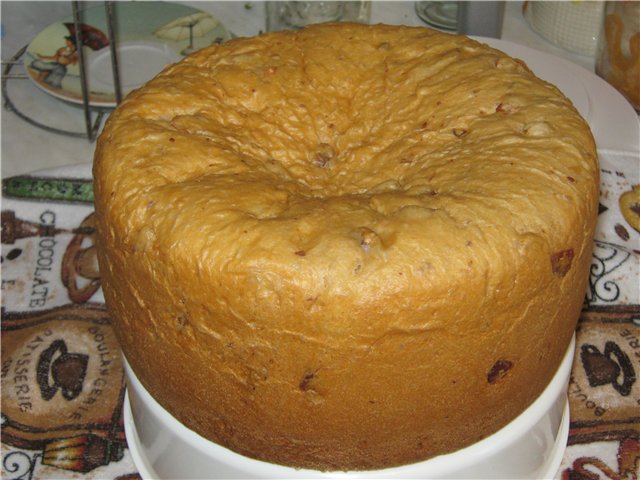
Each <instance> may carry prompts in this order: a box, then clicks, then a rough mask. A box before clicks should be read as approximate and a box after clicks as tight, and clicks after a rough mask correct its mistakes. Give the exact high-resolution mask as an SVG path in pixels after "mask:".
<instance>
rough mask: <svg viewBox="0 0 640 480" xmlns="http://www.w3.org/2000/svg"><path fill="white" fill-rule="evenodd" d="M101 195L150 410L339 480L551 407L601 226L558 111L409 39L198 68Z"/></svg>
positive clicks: (104, 158)
mask: <svg viewBox="0 0 640 480" xmlns="http://www.w3.org/2000/svg"><path fill="white" fill-rule="evenodd" d="M94 177H95V207H96V214H97V222H98V227H97V228H98V246H99V252H100V253H99V259H100V269H101V274H102V281H103V288H104V294H105V298H106V302H107V306H108V308H109V311H110V314H111V316H112V319H113V324H114V327H115V329H116V332H117V335H118V338H119V340H120V342H121V345H122V348H123V350H124V354H125V355H126V358H127V360H128V361H129V363H130V365H131V366H132V368H133V370H134V371H135V373H136V375H137V376H138V377H139V379H140V380H141V382H142V383H143V384H144V385H145V387H146V388H147V390H148V391H149V392H150V393H151V394H152V395H153V396H154V397H155V398H156V399H157V400H158V402H159V403H160V404H161V405H162V406H163V407H164V408H166V409H167V410H168V411H169V412H171V413H172V414H173V415H174V416H175V417H177V418H178V419H179V420H180V421H182V422H183V423H184V424H185V425H187V426H188V427H190V428H191V429H193V430H194V431H196V432H197V433H199V434H201V435H203V436H204V437H206V438H208V439H210V440H212V441H214V442H216V443H218V444H220V445H224V446H226V447H228V448H230V449H232V450H234V451H236V452H239V453H241V454H244V455H247V456H250V457H254V458H258V459H262V460H266V461H270V462H275V463H279V464H284V465H289V466H294V467H305V468H313V469H320V470H332V469H340V470H342V469H378V468H382V467H389V466H395V465H400V464H406V463H410V462H416V461H420V460H424V459H428V458H431V457H433V456H436V455H439V454H443V453H447V452H451V451H454V450H456V449H460V448H461V447H465V446H468V445H470V444H472V443H474V442H476V441H478V440H480V439H482V438H484V437H486V436H488V435H490V434H492V433H493V432H495V431H497V430H498V429H499V428H501V427H502V426H504V425H505V424H507V423H508V422H510V421H511V420H512V419H514V418H515V417H516V416H517V415H518V414H519V413H521V412H522V411H523V410H524V409H525V408H526V407H527V406H528V405H530V404H531V402H532V401H533V400H534V399H535V398H536V397H537V396H538V395H539V394H540V393H541V392H542V390H543V389H544V388H545V386H546V385H547V383H548V382H549V381H550V379H551V378H552V376H553V375H554V373H555V371H556V369H557V367H558V365H559V363H560V361H561V358H562V356H563V355H564V353H565V351H566V349H567V347H568V345H569V343H570V339H571V337H572V335H573V332H574V328H575V325H576V321H577V318H578V316H579V312H580V309H581V306H582V302H583V298H584V293H585V289H586V282H587V277H588V273H589V266H590V261H591V246H592V239H593V232H594V228H595V222H596V216H597V205H598V165H597V157H596V150H595V145H594V141H593V138H592V135H591V132H590V130H589V128H588V126H587V124H586V123H585V121H584V120H583V119H582V118H581V117H580V115H579V114H578V113H577V112H576V110H575V109H574V107H573V106H572V104H571V102H570V101H569V100H568V99H567V98H565V97H564V96H563V95H562V94H561V93H560V92H559V90H558V89H557V88H555V87H554V86H552V85H549V84H547V83H545V82H544V81H542V80H540V79H538V78H537V77H536V76H534V75H533V74H532V73H531V71H530V70H529V69H528V68H527V67H526V65H524V64H523V63H522V62H521V61H518V60H514V59H512V58H510V57H508V56H507V55H505V54H503V53H501V52H499V51H497V50H495V49H492V48H489V47H488V46H486V45H483V44H481V43H478V42H477V41H474V40H471V39H468V38H466V37H463V36H453V35H448V34H444V33H440V32H436V31H432V30H430V29H427V28H417V27H404V26H387V25H375V26H365V25H355V24H324V25H316V26H311V27H308V28H305V29H302V30H299V31H286V32H277V33H269V34H264V35H260V36H257V37H255V38H241V39H235V40H232V41H229V42H227V43H225V44H223V45H219V46H212V47H210V48H206V49H203V50H201V51H199V52H197V53H195V54H193V55H191V56H189V57H187V58H186V59H184V60H183V61H181V62H180V63H178V64H176V65H173V66H170V67H168V68H167V69H165V70H164V71H163V72H162V73H161V74H159V75H158V76H157V77H156V78H154V79H153V80H151V81H150V82H149V83H148V84H147V85H145V86H144V87H142V88H140V89H139V90H137V91H135V92H133V93H132V94H130V95H129V96H128V98H127V99H126V100H125V101H124V102H123V103H122V104H121V105H120V106H119V107H118V108H117V109H116V110H115V111H114V112H113V114H112V115H111V116H110V118H109V120H108V122H107V125H106V127H105V129H104V132H103V133H102V135H101V136H100V139H99V141H98V144H97V150H96V154H95V161H94Z"/></svg>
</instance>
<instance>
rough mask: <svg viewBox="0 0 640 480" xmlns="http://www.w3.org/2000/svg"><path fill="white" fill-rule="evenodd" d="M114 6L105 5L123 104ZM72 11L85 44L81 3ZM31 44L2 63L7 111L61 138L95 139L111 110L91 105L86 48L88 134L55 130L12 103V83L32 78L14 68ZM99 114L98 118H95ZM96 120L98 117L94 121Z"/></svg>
mask: <svg viewBox="0 0 640 480" xmlns="http://www.w3.org/2000/svg"><path fill="white" fill-rule="evenodd" d="M114 3H115V2H113V1H106V2H104V6H105V14H106V21H107V34H108V36H109V49H110V53H111V69H112V73H113V83H114V85H115V92H114V93H115V99H116V104H118V103H120V102H121V101H122V90H121V86H120V71H119V67H118V58H117V54H116V42H115V28H114V18H115V16H114ZM71 10H72V15H73V23H74V27H75V28H74V30H75V32H74V34H75V40H76V45H82V42H81V38H80V35H81V28H80V24H81V15H82V9H81V8H80V6H79V2H78V1H72V2H71ZM27 47H28V46H27V45H25V46H24V47H22V48H21V49H20V50H19V51H18V52H16V53H15V54H14V55H13V56H12V57H11V59H9V60H8V61H6V62H2V67H3V68H2V98H3V103H4V108H5V109H6V110H8V111H10V112H13V113H15V114H16V115H17V116H18V117H20V118H22V119H23V120H25V121H26V122H28V123H30V124H31V125H34V126H36V127H38V128H42V129H44V130H46V131H48V132H52V133H57V134H61V135H67V136H71V137H80V138H86V139H88V140H89V141H93V140H95V138H96V136H97V134H98V129H99V127H100V125H101V123H102V120H103V118H104V117H105V115H107V114H108V113H109V111H110V109H108V108H104V107H93V106H91V104H90V103H89V85H88V82H87V70H86V64H85V58H84V53H83V51H82V48H78V65H79V69H80V87H81V92H82V112H83V114H84V125H85V131H83V132H77V131H69V130H62V129H59V128H55V127H52V126H50V125H45V124H44V123H42V122H39V121H37V120H35V119H33V118H31V117H30V116H29V115H26V114H25V113H23V112H22V111H20V110H19V109H18V108H17V107H16V105H15V104H14V103H13V102H12V100H11V98H10V96H9V91H8V82H9V81H14V80H20V81H21V80H25V79H28V78H29V77H28V75H27V74H26V73H15V72H14V68H15V67H19V66H21V65H23V62H22V60H21V58H22V56H23V55H24V54H25V52H26V50H27ZM94 114H95V115H94ZM92 117H95V118H92Z"/></svg>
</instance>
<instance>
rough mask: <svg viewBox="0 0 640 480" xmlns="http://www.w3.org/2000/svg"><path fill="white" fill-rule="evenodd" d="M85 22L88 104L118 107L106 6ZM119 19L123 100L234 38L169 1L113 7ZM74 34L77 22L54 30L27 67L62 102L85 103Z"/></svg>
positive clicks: (36, 42) (34, 45)
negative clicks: (194, 56) (201, 51)
mask: <svg viewBox="0 0 640 480" xmlns="http://www.w3.org/2000/svg"><path fill="white" fill-rule="evenodd" d="M81 19H82V24H81V31H82V32H83V36H82V43H83V53H84V55H85V65H86V71H87V82H88V85H89V91H90V95H89V103H90V104H91V105H92V106H97V107H114V106H115V104H116V99H115V82H114V79H113V71H112V68H111V49H110V48H109V38H108V35H107V32H108V29H107V19H106V11H105V6H104V5H103V4H102V3H100V5H97V6H93V7H90V8H87V9H86V10H84V11H83V12H82V16H81ZM114 19H115V24H114V28H115V31H116V34H115V36H116V45H117V49H116V50H117V56H118V66H119V74H120V80H121V81H120V84H121V87H122V93H123V95H126V94H127V93H128V92H130V91H131V90H133V89H135V88H138V87H140V86H142V85H143V84H144V83H145V82H147V81H148V80H150V79H151V78H153V77H154V76H155V75H156V74H157V73H159V72H160V71H161V70H162V69H163V68H164V67H165V66H166V65H169V64H172V63H175V62H177V61H178V60H180V59H181V58H182V57H183V56H184V55H186V54H188V53H191V52H193V51H195V50H197V49H199V48H203V47H206V46H208V45H211V44H212V43H219V42H221V41H225V40H228V39H229V38H230V34H229V32H228V31H227V30H226V28H225V27H224V26H223V25H222V24H220V22H218V20H216V19H215V18H214V17H212V16H211V15H209V14H208V13H205V12H202V11H200V10H197V9H194V8H191V7H188V6H186V5H181V4H176V3H170V2H147V1H145V2H114ZM74 32H75V27H74V25H73V18H72V17H67V18H64V19H62V20H60V21H59V22H55V23H53V24H51V25H49V26H48V27H47V28H45V29H44V30H42V32H40V33H39V34H38V35H37V36H36V37H35V38H34V39H33V40H32V41H31V43H30V44H29V46H28V47H27V52H26V55H25V59H24V65H25V68H26V70H27V72H28V74H29V78H31V80H33V82H34V83H35V84H36V85H37V86H38V87H39V88H41V89H42V90H44V91H45V92H47V93H48V94H50V95H53V96H54V97H56V98H59V99H61V100H66V101H68V102H72V103H78V104H81V103H82V89H81V85H80V69H79V65H78V52H77V51H76V50H77V49H76V47H75V46H74V45H73V41H72V40H73V39H74ZM69 42H71V43H69ZM65 63H67V64H66V65H64V64H65Z"/></svg>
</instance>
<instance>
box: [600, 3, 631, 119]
mask: <svg viewBox="0 0 640 480" xmlns="http://www.w3.org/2000/svg"><path fill="white" fill-rule="evenodd" d="M596 73H597V74H598V75H599V76H601V77H602V78H604V79H605V80H606V81H607V82H609V83H610V84H611V85H613V86H614V87H615V88H616V89H617V90H618V91H619V92H620V93H622V95H624V96H625V97H626V99H627V100H629V102H630V103H631V105H632V106H633V108H635V109H636V111H638V112H640V2H636V1H611V2H607V5H606V8H605V16H604V25H603V28H602V32H601V34H600V38H599V42H598V57H597V60H596Z"/></svg>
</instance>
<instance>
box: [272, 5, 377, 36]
mask: <svg viewBox="0 0 640 480" xmlns="http://www.w3.org/2000/svg"><path fill="white" fill-rule="evenodd" d="M266 14H267V25H266V26H267V31H268V32H273V31H276V30H284V29H289V28H302V27H304V26H305V25H309V24H312V23H322V22H360V23H368V22H369V19H370V17H371V0H349V1H335V0H334V1H328V2H324V1H317V0H316V1H308V2H303V1H291V2H280V1H268V2H267V3H266Z"/></svg>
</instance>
